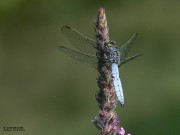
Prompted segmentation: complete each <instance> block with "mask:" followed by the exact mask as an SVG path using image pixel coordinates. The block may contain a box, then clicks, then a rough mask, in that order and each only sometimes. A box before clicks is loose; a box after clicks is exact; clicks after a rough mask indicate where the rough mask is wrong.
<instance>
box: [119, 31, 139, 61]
mask: <svg viewBox="0 0 180 135" xmlns="http://www.w3.org/2000/svg"><path fill="white" fill-rule="evenodd" d="M136 37H137V33H136V34H134V35H133V36H132V38H131V39H130V40H129V41H128V42H127V43H125V44H124V45H123V46H122V47H121V48H120V59H122V60H123V59H125V58H127V54H128V52H129V50H130V49H131V47H132V46H133V43H134V41H135V40H136Z"/></svg>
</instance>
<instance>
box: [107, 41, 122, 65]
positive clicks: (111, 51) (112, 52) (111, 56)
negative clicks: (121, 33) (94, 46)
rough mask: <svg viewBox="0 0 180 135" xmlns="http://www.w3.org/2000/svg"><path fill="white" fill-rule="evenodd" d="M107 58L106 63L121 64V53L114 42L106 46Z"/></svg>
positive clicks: (109, 42)
mask: <svg viewBox="0 0 180 135" xmlns="http://www.w3.org/2000/svg"><path fill="white" fill-rule="evenodd" d="M105 48H106V49H105V52H104V55H105V58H106V62H107V63H111V64H112V63H116V64H118V65H119V64H120V52H119V50H118V48H117V47H116V46H115V42H114V41H112V40H109V41H108V42H106V44H105Z"/></svg>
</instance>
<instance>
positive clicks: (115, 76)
mask: <svg viewBox="0 0 180 135" xmlns="http://www.w3.org/2000/svg"><path fill="white" fill-rule="evenodd" d="M111 70H112V76H113V83H114V88H115V91H116V96H117V98H118V100H119V101H120V103H121V106H123V105H124V94H123V89H122V85H121V80H120V78H119V70H118V65H117V64H115V63H112V65H111Z"/></svg>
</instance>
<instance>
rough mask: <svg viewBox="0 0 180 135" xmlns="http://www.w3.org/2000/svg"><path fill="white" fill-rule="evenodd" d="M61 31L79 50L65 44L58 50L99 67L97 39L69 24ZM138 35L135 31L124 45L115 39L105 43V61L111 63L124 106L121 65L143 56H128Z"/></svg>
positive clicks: (114, 81)
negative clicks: (119, 44) (117, 42)
mask: <svg viewBox="0 0 180 135" xmlns="http://www.w3.org/2000/svg"><path fill="white" fill-rule="evenodd" d="M61 32H62V33H63V34H64V35H65V36H66V38H67V39H68V40H69V42H70V43H71V44H72V45H73V46H74V47H75V48H76V49H78V50H79V51H75V50H72V49H69V48H67V47H65V46H57V50H59V51H60V52H62V53H64V54H65V55H68V56H70V57H72V58H73V59H76V60H78V61H80V62H83V63H87V64H89V65H91V66H92V67H94V68H97V64H98V56H97V55H96V51H97V43H96V41H95V40H93V39H91V38H88V37H86V36H84V35H83V34H81V33H79V32H78V31H76V30H75V29H73V28H71V27H69V26H63V27H62V28H61ZM136 37H137V33H135V34H134V35H133V36H132V38H131V39H130V40H129V41H128V42H126V43H125V44H124V45H122V47H118V46H117V45H116V42H115V41H113V40H107V41H105V43H104V45H105V46H107V48H108V49H107V50H106V52H105V55H106V58H104V61H105V62H107V63H109V64H110V65H111V75H112V77H113V84H114V88H115V92H116V96H117V98H118V100H119V101H120V104H121V106H124V94H123V89H122V84H121V80H120V77H119V67H120V66H122V65H123V64H125V63H127V62H129V61H131V60H133V59H135V58H137V57H139V56H141V55H142V54H137V55H134V56H131V57H128V52H129V50H130V49H131V48H132V46H133V43H134V41H135V39H136Z"/></svg>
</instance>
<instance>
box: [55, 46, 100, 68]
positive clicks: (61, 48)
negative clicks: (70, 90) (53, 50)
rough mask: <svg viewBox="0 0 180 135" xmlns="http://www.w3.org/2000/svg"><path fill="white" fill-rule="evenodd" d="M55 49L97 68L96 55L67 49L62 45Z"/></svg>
mask: <svg viewBox="0 0 180 135" xmlns="http://www.w3.org/2000/svg"><path fill="white" fill-rule="evenodd" d="M57 50H59V51H60V52H62V53H64V54H65V55H68V56H70V57H72V58H74V59H75V60H78V61H80V62H83V63H87V64H90V65H91V66H92V67H94V68H97V62H98V60H97V58H96V56H91V55H86V54H83V53H80V52H77V51H74V50H71V49H68V48H66V47H64V46H57Z"/></svg>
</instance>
